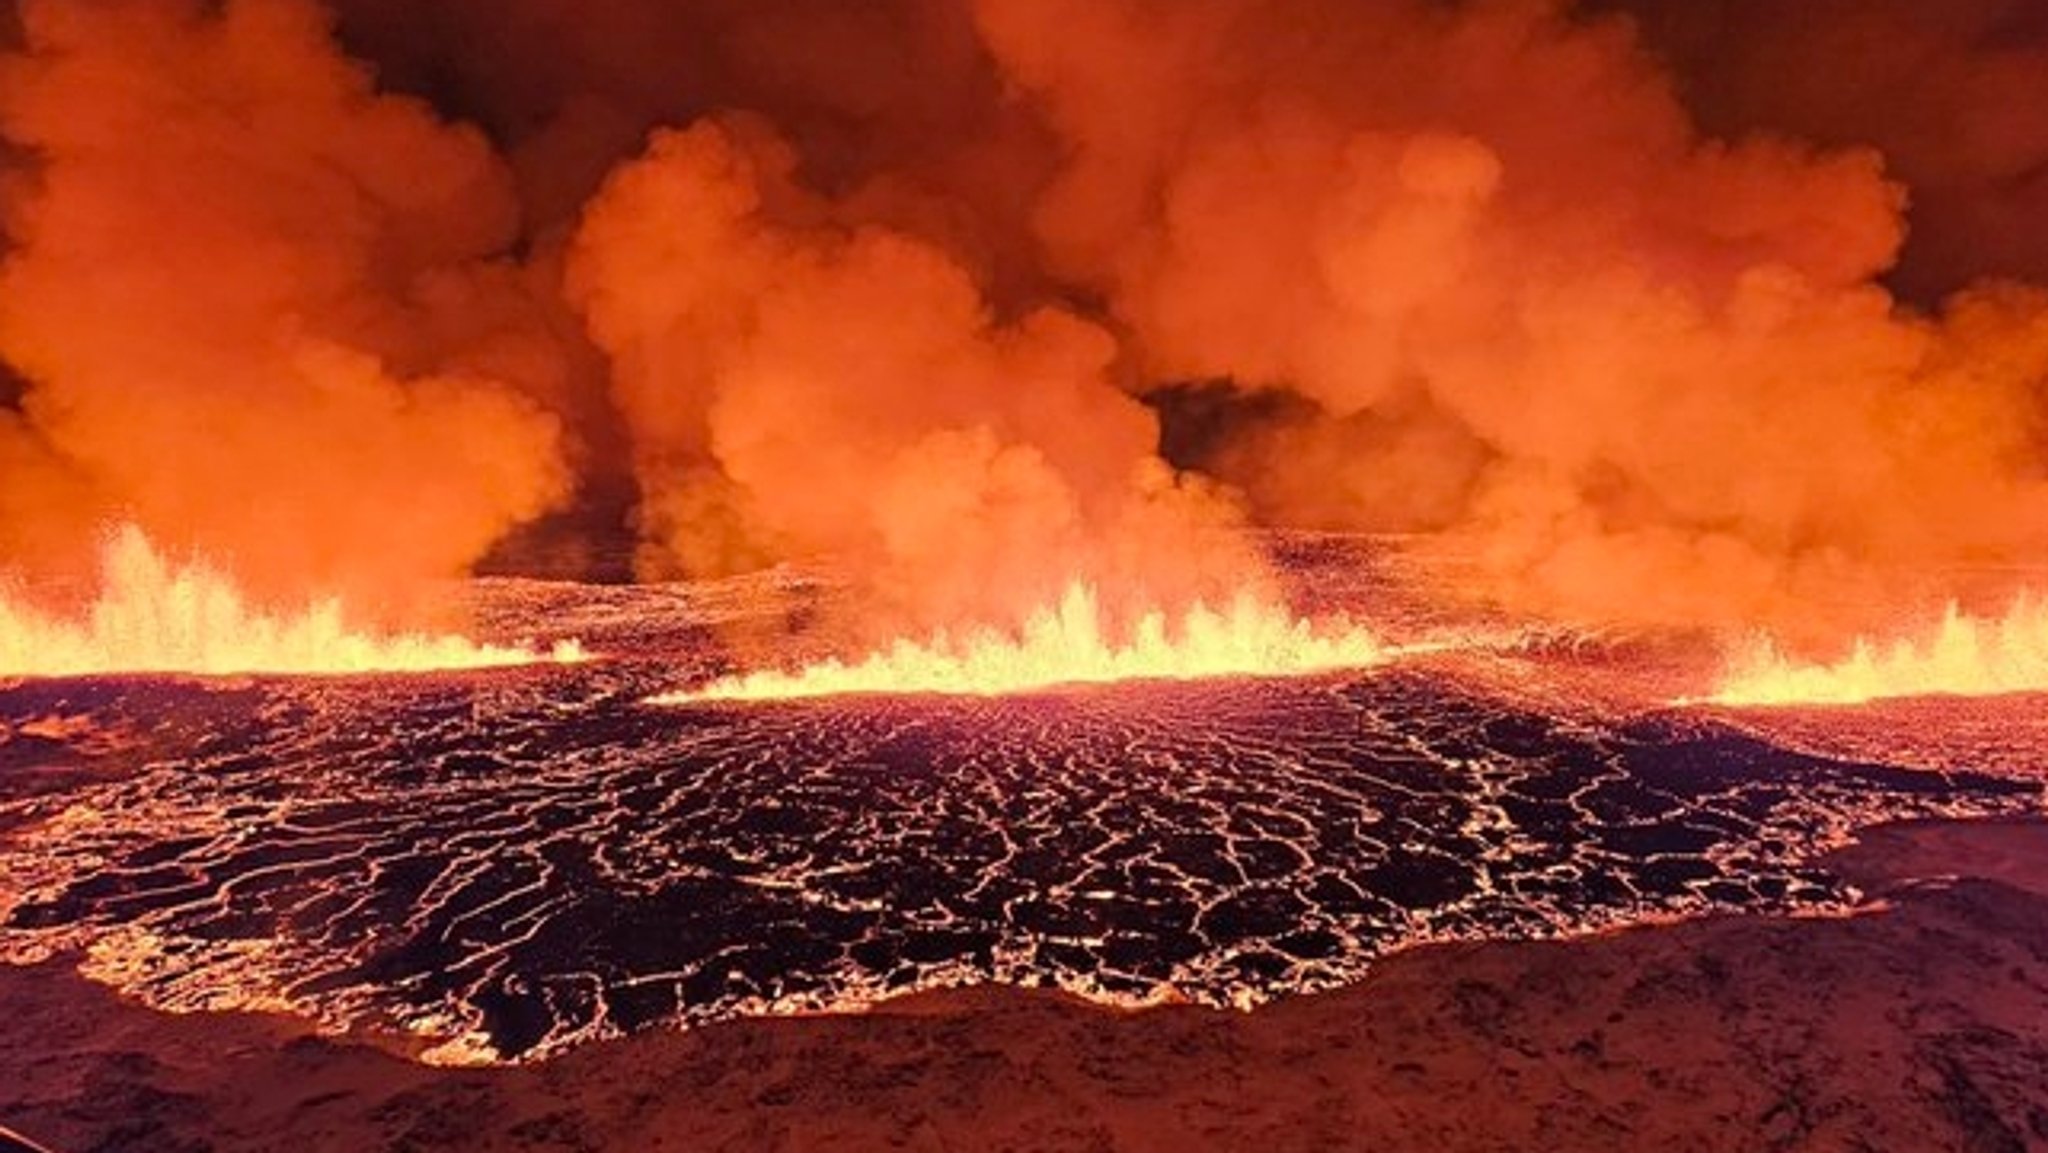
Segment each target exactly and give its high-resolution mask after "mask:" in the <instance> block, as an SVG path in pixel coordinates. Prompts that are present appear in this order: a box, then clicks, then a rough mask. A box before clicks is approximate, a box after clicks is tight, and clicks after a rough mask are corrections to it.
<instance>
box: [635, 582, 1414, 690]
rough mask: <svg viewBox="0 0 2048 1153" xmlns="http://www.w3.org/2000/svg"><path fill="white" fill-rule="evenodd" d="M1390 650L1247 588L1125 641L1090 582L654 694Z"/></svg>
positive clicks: (930, 685) (1103, 676)
mask: <svg viewBox="0 0 2048 1153" xmlns="http://www.w3.org/2000/svg"><path fill="white" fill-rule="evenodd" d="M1390 655H1392V654H1391V651H1390V650H1389V649H1388V648H1387V647H1386V646H1385V645H1383V644H1381V643H1380V641H1379V640H1378V639H1377V638H1375V637H1374V636H1373V635H1372V634H1370V633H1368V632H1366V631H1364V630H1362V629H1357V628H1353V627H1350V626H1345V625H1339V626H1337V627H1334V628H1330V629H1321V630H1319V629H1317V628H1316V627H1315V626H1313V625H1311V624H1310V623H1309V622H1307V621H1304V620H1301V619H1298V618H1296V617H1293V616H1292V615H1290V614H1289V613H1287V612H1286V611H1285V610H1283V609H1279V608H1275V607H1274V606H1272V605H1270V604H1267V603H1264V602H1262V601H1259V600H1257V599H1255V598H1253V597H1250V596H1241V597H1239V598H1237V599H1236V600H1235V601H1233V602H1232V603H1231V605H1230V607H1229V608H1228V609H1227V610H1224V611H1221V612H1218V611H1215V610H1212V609H1209V608H1206V607H1204V606H1201V605H1197V606H1195V607H1194V608H1192V609H1190V610H1188V611H1187V612H1186V613H1185V614H1183V615H1182V616H1181V617H1180V618H1179V619H1178V620H1177V621H1172V622H1169V621H1168V619H1167V616H1166V614H1165V613H1163V612H1157V611H1154V612H1150V613H1147V614H1145V615H1144V616H1143V617H1142V618H1140V620H1139V621H1138V624H1137V627H1136V628H1134V629H1132V630H1131V631H1130V636H1129V638H1128V639H1127V640H1123V641H1118V640H1116V639H1114V630H1113V629H1112V628H1111V627H1110V626H1109V625H1108V624H1107V623H1106V622H1105V620H1104V613H1103V611H1102V609H1101V607H1100V605H1099V604H1098V603H1097V601H1096V596H1095V592H1094V590H1093V589H1091V588H1089V587H1088V586H1086V585H1083V584H1075V585H1072V586H1070V587H1069V588H1068V589H1067V593H1066V596H1065V597H1064V598H1062V599H1061V601H1060V603H1059V606H1058V607H1057V608H1055V609H1047V610H1044V611H1041V612H1039V613H1037V614H1035V615H1033V616H1032V617H1031V619H1030V620H1029V621H1028V622H1027V623H1026V624H1025V626H1024V628H1023V631H1022V632H1021V634H1019V635H1016V636H1005V635H1003V634H1002V633H999V632H996V631H993V630H981V631H976V632H973V633H970V634H968V635H966V636H964V637H963V638H961V639H959V640H958V641H955V640H953V639H952V638H949V637H947V636H945V635H943V634H941V635H938V636H935V637H933V638H932V639H931V640H929V641H927V642H925V643H922V644H919V643H915V642H912V641H899V642H897V643H896V644H895V645H894V646H893V647H891V648H889V649H887V650H885V651H882V652H878V653H875V654H874V655H872V656H869V657H868V658H867V659H865V660H863V661H860V662H858V663H856V664H851V665H848V664H845V663H842V662H840V661H838V660H836V659H833V660H827V661H824V662H823V663H820V664H815V665H812V666H810V667H808V668H805V669H803V670H801V671H798V672H794V673H785V672H772V671H771V672H757V673H752V674H749V675H746V676H739V677H729V678H727V679H725V680H721V681H717V682H714V683H713V684H711V685H709V686H707V687H705V688H702V689H698V690H696V691H694V692H686V693H672V694H669V695H666V696H662V697H658V698H656V699H655V703H657V704H689V703H694V702H698V701H763V700H783V699H790V698H798V697H821V696H838V695H845V694H853V693H943V694H950V695H959V696H999V695H1003V694H1008V693H1018V692H1028V691H1031V690H1033V689H1042V688H1049V687H1052V686H1056V685H1071V684H1100V683H1105V682H1110V681H1126V680H1198V679H1203V678H1209V677H1230V676H1299V675H1302V674H1306V673H1314V672H1325V671H1329V670H1333V669H1348V668H1362V667H1366V666H1370V665H1376V664H1379V663H1381V662H1383V661H1385V660H1387V659H1388V658H1389V656H1390Z"/></svg>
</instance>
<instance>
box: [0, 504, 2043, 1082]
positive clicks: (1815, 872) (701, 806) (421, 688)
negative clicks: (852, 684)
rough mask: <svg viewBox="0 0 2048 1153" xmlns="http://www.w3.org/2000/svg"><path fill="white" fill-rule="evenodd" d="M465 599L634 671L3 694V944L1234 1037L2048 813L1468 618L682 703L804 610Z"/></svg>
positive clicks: (527, 596)
mask: <svg viewBox="0 0 2048 1153" xmlns="http://www.w3.org/2000/svg"><path fill="white" fill-rule="evenodd" d="M1338 551H1340V552H1341V551H1342V550H1338ZM1325 552H1329V550H1320V551H1319V550H1318V549H1317V548H1315V547H1310V546H1309V545H1307V544H1299V545H1298V547H1297V548H1296V551H1295V554H1294V561H1295V563H1294V564H1293V566H1292V567H1293V568H1294V569H1295V570H1296V572H1297V575H1298V576H1299V577H1300V579H1301V580H1302V582H1303V598H1304V601H1305V602H1306V603H1310V604H1312V605H1315V606H1317V607H1329V606H1330V605H1332V604H1335V605H1341V606H1345V607H1351V608H1353V609H1354V610H1356V611H1361V612H1363V613H1366V614H1367V615H1371V614H1372V613H1373V612H1374V606H1375V605H1377V606H1378V611H1379V612H1381V613H1382V614H1383V615H1384V616H1385V617H1386V620H1385V621H1384V625H1385V627H1386V628H1387V629H1389V630H1390V631H1392V632H1394V633H1396V634H1405V635H1408V636H1423V635H1428V634H1429V633H1430V630H1432V629H1437V628H1440V627H1443V626H1444V624H1445V622H1444V621H1443V620H1442V619H1440V618H1438V617H1434V616H1432V615H1431V614H1430V613H1428V612H1425V611H1420V610H1418V609H1416V608H1415V606H1414V605H1413V603H1412V602H1410V601H1404V600H1403V599H1402V597H1401V596H1400V595H1397V594H1395V593H1394V592H1392V591H1390V589H1389V587H1388V586H1386V585H1385V584H1384V583H1383V582H1382V581H1380V580H1379V579H1378V578H1377V577H1375V576H1373V575H1372V573H1371V572H1370V571H1369V570H1370V566H1369V565H1368V566H1363V567H1361V566H1359V565H1358V564H1356V563H1355V562H1356V561H1357V559H1358V558H1357V557H1355V556H1347V557H1345V558H1340V559H1342V560H1343V563H1341V564H1340V563H1338V562H1337V559H1333V557H1335V555H1336V554H1335V553H1330V555H1324V553H1325ZM475 595H476V596H477V597H478V598H479V601H480V605H481V608H482V610H483V614H482V615H483V618H484V619H485V620H486V621H487V622H488V623H489V625H490V627H491V628H492V630H493V631H496V632H502V633H504V634H505V635H506V636H532V635H539V636H543V637H550V638H551V637H554V636H558V635H578V636H581V637H582V638H583V639H584V640H585V642H586V643H587V644H588V645H589V646H590V647H591V648H592V649H593V651H595V652H597V653H599V654H608V659H603V660H599V661H597V662H594V663H591V664H587V665H582V666H574V667H542V668H532V669H523V670H501V671H494V672H488V673H469V674H459V675H447V676H433V677H408V678H365V679H353V680H292V679H279V678H249V679H239V680H234V681H212V682H201V681H190V680H178V679H170V678H124V679H103V680H92V681H65V682H52V681H45V682H24V683H18V684H15V685H12V686H6V687H0V877H4V878H5V881H4V888H0V951H4V954H5V955H6V956H9V957H11V958H12V959H15V960H28V959H31V958H37V957H42V956H47V955H50V954H52V953H59V954H70V955H75V956H76V957H78V959H79V963H80V964H81V965H82V966H83V967H84V968H85V969H86V971H87V972H88V973H90V974H92V975H94V976H95V977H97V978H99V979H102V980H105V981H108V982H110V983H112V984H114V985H116V986H117V987H119V988H121V989H123V990H126V991H129V992H132V993H136V994H139V995H141V996H142V997H143V998H144V999H145V1000H146V1001H148V1002H150V1003H153V1004H157V1005H160V1006H163V1007H168V1008H177V1009H192V1008H220V1007H229V1006H255V1007H269V1008H287V1009H290V1010H292V1011H295V1012H299V1013H303V1014H307V1015H310V1016H313V1017H316V1018H318V1019H319V1020H321V1021H322V1022H323V1023H324V1024H326V1025H329V1026H331V1027H335V1028H360V1029H367V1030H372V1031H378V1032H384V1033H387V1034H390V1035H394V1036H404V1037H409V1038H421V1039H423V1040H421V1041H419V1042H418V1044H420V1045H421V1046H426V1045H433V1046H435V1048H432V1049H426V1050H424V1051H425V1054H426V1055H427V1056H429V1057H430V1058H434V1059H450V1060H456V1059H512V1058H523V1057H533V1056H541V1055H546V1054H549V1053H553V1052H557V1051H560V1050H562V1049H564V1048H566V1047H569V1046H571V1045H574V1044H575V1043H577V1042H580V1041H584V1040H589V1039H593V1038H597V1037H601V1036H608V1035H615V1034H618V1033H622V1032H631V1031H636V1030H641V1029H646V1028H652V1027H672V1026H676V1025H683V1024H692V1023H701V1022H706V1021H712V1020H719V1019H726V1018H731V1017H735V1016H744V1015H750V1014H760V1013H769V1012H789V1011H805V1010H831V1009H850V1008H855V1007H859V1006H863V1005H866V1004H870V1003H872V1002H873V1001H875V1000H876V999H878V998H880V997H882V996H885V995H889V994H893V993H901V992H907V991H910V990H915V989H920V988H930V987H937V986H951V985H961V984H972V983H978V982H991V981H993V982H1002V983H1009V984H1017V985H1054V986H1058V987H1061V988H1065V989H1068V990H1071V991H1074V992H1079V993H1082V994H1084V995H1087V996H1091V997H1097V998H1104V999H1112V1000H1129V1001H1142V1000H1155V999H1172V998H1185V999H1190V1000H1194V1001H1198V1002H1204V1003H1212V1004H1239V1005H1243V1004H1251V1003H1257V1002H1260V1001H1265V1000H1270V999H1274V998H1279V997H1284V996H1287V995H1288V994H1290V993H1297V992H1304V991H1310V990H1317V989H1324V988H1329V987H1332V986H1335V985H1340V984H1344V983H1347V982H1350V981H1353V980H1355V979H1357V978H1358V977H1360V976H1361V975H1362V974H1363V973H1364V972H1365V970H1366V969H1367V967H1368V966H1369V965H1370V964H1371V963H1372V962H1373V960H1374V959H1375V958H1378V957H1382V956H1384V955H1386V954H1387V953H1389V952H1390V951H1393V950H1397V949H1400V948H1402V947H1404V946H1408V945H1412V944H1416V943H1419V942H1424V941H1432V940H1442V939H1447V938H1487V937H1541V936H1554V935H1561V934H1569V933H1576V932H1582V931H1588V930H1593V929H1599V928H1605V927H1610V926H1614V925H1619V924H1627V923H1632V922H1638V921H1643V920H1647V919H1655V918H1662V917H1669V916H1672V915H1682V914H1696V913H1701V912H1706V911H1710V910H1737V909H1763V910H1773V911H1798V910H1811V911H1814V912H1829V911H1834V910H1838V909H1840V908H1842V907H1843V906H1844V905H1845V904H1846V902H1847V901H1848V899H1849V898H1850V897H1851V896H1852V894H1851V893H1850V892H1849V891H1848V889H1847V888H1846V886H1845V885H1844V883H1843V882H1841V881H1840V880H1839V879H1838V878H1836V877H1834V876H1832V875H1830V874H1829V873H1828V872H1827V871H1826V870H1825V869H1824V868H1823V867H1821V866H1820V865H1819V864H1818V863H1817V861H1818V858H1819V856H1820V853H1821V851H1822V850H1824V849H1826V848H1829V847H1833V846H1835V845H1837V844H1839V843H1840V842H1842V841H1843V840H1844V839H1845V838H1846V836H1847V835H1848V834H1850V833H1851V832H1852V831H1853V830H1855V829H1858V828H1861V827H1865V826H1869V825H1873V824H1876V823H1879V822H1885V821H1891V820H1895V819H1899V818H1902V817H1915V816H1935V815H1939V816H1951V817H1953V816H1963V817H1968V816H1977V815H1991V814H2006V813H2015V812H2038V811H2040V810H2041V809H2042V808H2043V792H2042V786H2041V778H2040V776H2039V775H2037V774H2035V773H2033V772H2026V771H2018V770H2016V769H2015V768H2014V766H2013V765H2011V764H2008V763H2005V762H2003V761H2001V760H2000V759H1999V758H1997V757H1988V756H1987V757H1957V758H1954V759H1953V760H1947V761H1944V760H1943V759H1941V758H1938V757H1932V758H1931V757H1929V756H1926V755H1920V754H1915V755H1906V754H1905V753H1904V752H1903V751H1902V753H1901V755H1900V756H1897V757H1889V758H1887V757H1882V756H1872V755H1871V752H1872V749H1871V747H1870V746H1871V745H1873V744H1875V742H1868V741H1866V742H1864V743H1863V744H1861V745H1858V746H1856V747H1857V749H1858V753H1857V756H1855V757H1849V756H1846V755H1844V754H1842V753H1839V752H1837V753H1835V754H1834V755H1823V754H1821V753H1817V752H1815V751H1813V750H1815V748H1816V747H1817V746H1816V743H1815V741H1814V740H1813V739H1811V738H1812V735H1813V732H1814V731H1815V728H1816V726H1819V727H1820V728H1823V729H1824V728H1825V722H1820V721H1813V720H1811V719H1810V718H1809V719H1807V720H1806V721H1805V722H1804V724H1803V727H1802V726H1801V725H1792V724H1787V725H1785V726H1783V728H1784V731H1786V732H1788V733H1793V734H1796V735H1797V736H1796V741H1795V739H1794V738H1793V737H1787V738H1783V739H1778V738H1774V737H1772V736H1770V735H1768V734H1767V732H1766V730H1764V729H1762V728H1760V727H1759V726H1758V725H1756V724H1753V723H1750V722H1749V721H1747V720H1744V719H1740V718H1735V717H1731V716H1726V715H1717V714H1711V713H1705V712H1695V711H1688V710H1682V709H1672V708H1668V707H1663V706H1661V705H1660V704H1659V703H1658V702H1659V700H1660V699H1661V698H1660V697H1658V696H1657V694H1656V693H1655V692H1645V691H1641V690H1642V686H1644V685H1654V684H1661V683H1662V680H1661V679H1660V678H1662V677H1664V675H1665V673H1668V670H1663V671H1659V670H1657V669H1652V668H1649V667H1647V666H1648V665H1652V664H1655V663H1656V662H1655V660H1654V658H1653V657H1651V656H1647V655H1645V650H1643V649H1642V648H1641V647H1640V646H1638V647H1631V646H1630V645H1628V644H1624V643H1620V642H1615V641H1612V640H1609V641H1599V640H1586V641H1584V642H1583V643H1565V642H1564V641H1563V640H1561V639H1560V638H1558V637H1555V636H1552V637H1525V638H1523V639H1522V640H1521V641H1519V642H1515V643H1507V642H1504V641H1498V637H1500V636H1502V635H1505V634H1501V633H1499V632H1498V630H1496V631H1495V632H1494V633H1493V634H1487V633H1486V632H1485V631H1484V630H1479V631H1470V632H1468V635H1473V636H1484V635H1493V636H1495V637H1496V641H1495V642H1488V643H1483V644H1478V645H1477V647H1475V648H1473V649H1471V650H1469V651H1463V652H1460V651H1453V652H1448V653H1442V654H1438V655H1435V656H1432V657H1429V658H1427V659H1424V660H1419V661H1413V662H1406V663H1400V662H1397V663H1395V664H1392V665H1389V666H1386V667H1383V668H1378V669H1373V670H1366V671H1361V672H1358V673H1353V674H1342V675H1332V676H1323V677H1316V678H1309V679H1300V680H1247V681H1227V682H1200V683H1185V684H1160V683H1151V684H1130V685H1120V686H1111V687H1098V688H1087V689H1082V688H1074V689H1062V690H1053V691H1048V692H1044V693H1038V694H1033V695H1028V696H1020V697H1012V698H1000V699H954V698H931V697H921V698H920V697H909V698H883V697H867V698H844V699H837V700H822V701H810V702H789V703H780V704H767V705H760V704H756V705H730V704H721V705H700V706H656V705H650V704H647V703H645V702H646V699H647V698H648V697H649V696H651V695H653V694H656V693H659V692H662V691H666V690H670V689H674V688H677V687H680V686H685V685H688V684H691V683H695V682H697V681H701V680H702V679H704V678H705V677H707V676H709V675H711V674H712V673H713V672H715V671H718V670H719V669H720V668H721V667H722V664H723V662H725V661H726V660H727V659H728V658H727V656H726V655H725V652H724V650H723V648H722V646H721V643H720V642H719V641H718V640H717V639H716V638H718V637H719V636H721V635H724V634H726V633H729V632H730V630H731V629H732V627H733V626H734V625H735V623H736V622H737V623H740V624H745V623H746V622H748V621H754V622H756V623H759V622H761V621H766V622H768V625H767V626H765V628H766V631H767V632H770V633H774V632H778V631H781V632H786V633H790V634H791V637H792V644H793V645H795V646H802V645H805V644H808V643H811V642H810V641H809V640H807V638H806V636H805V630H804V628H803V627H802V626H803V623H804V621H805V620H806V619H808V614H809V609H807V608H806V607H805V605H806V603H807V600H808V598H811V597H812V596H813V595H814V594H813V593H812V592H810V591H806V587H805V586H804V585H803V582H800V581H795V580H793V579H787V578H767V579H763V580H757V581H752V582H740V583H736V584H728V585H718V586H696V587H683V586H677V587H666V588H620V587H597V586H590V587H584V586H573V585H541V584H532V583H526V582H517V581H491V582H484V583H482V584H480V585H479V586H478V588H477V590H476V592H475ZM1403 606H1405V607H1403ZM1494 623H1495V624H1497V623H1498V622H1494ZM1594 684H1597V685H1603V686H1609V687H1610V688H1611V687H1612V686H1616V685H1620V686H1622V687H1621V688H1620V689H1615V690H1614V691H1611V692H1591V691H1586V690H1585V689H1584V687H1583V686H1586V685H1594ZM1631 687H1633V689H1635V690H1636V691H1635V692H1634V693H1633V695H1631V692H1630V691H1626V690H1628V689H1630V688H1631ZM1631 700H1633V701H1634V702H1635V703H1633V704H1630V703H1628V702H1629V701H1631ZM1618 701H1619V702H1622V703H1617V702H1618ZM1923 727H1924V726H1923ZM1918 737H1924V733H1923V734H1919V735H1918V736H1917V737H1916V739H1918ZM1795 743H1796V746H1797V747H1794V746H1795ZM1897 747H1898V748H1899V749H1901V750H1906V749H1909V748H1924V747H1925V745H1924V741H1923V742H1921V743H1919V744H1916V743H1915V741H1914V740H1907V739H1904V738H1903V737H1902V739H1901V741H1900V742H1899V744H1898V746H1897ZM1802 750H1805V751H1802ZM1887 761H1892V762H1896V763H1886V762H1887Z"/></svg>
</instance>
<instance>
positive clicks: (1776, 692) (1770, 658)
mask: <svg viewBox="0 0 2048 1153" xmlns="http://www.w3.org/2000/svg"><path fill="white" fill-rule="evenodd" d="M2044 691H2048V601H2043V600H2041V599H2039V598H2036V597H2031V596H2030V597H2022V598H2020V599H2019V600H2017V601H2015V602H2014V603H2013V605H2012V607H2011V608H2010V609H2008V610H2007V611H2006V613H2005V615H2003V616H2001V617H1996V618H1985V617H1975V616H1970V615H1967V614H1965V613H1964V612H1962V610H1961V609H1959V608H1958V607H1957V606H1956V605H1954V604H1950V605H1949V607H1948V610H1947V611H1946V612H1945V613H1944V614H1943V616H1942V619H1941V623H1940V624H1939V625H1936V626H1934V627H1933V628H1931V629H1927V630H1924V631H1923V633H1922V635H1921V636H1919V637H1916V638H1904V639H1899V640H1895V641H1892V642H1889V643H1883V642H1874V641H1871V640H1869V639H1867V638H1862V639H1858V640H1857V642H1856V644H1855V645H1854V647H1853V648H1851V650H1850V652H1849V655H1848V656H1846V657H1843V658H1842V659H1840V660H1838V661H1835V662H1834V663H1831V664H1821V663H1808V662H1801V661H1798V660H1794V659H1792V658H1790V657H1788V656H1786V655H1785V654H1784V653H1783V652H1782V651H1781V650H1780V649H1779V648H1778V647H1777V645H1776V644H1774V643H1773V642H1771V641H1770V640H1769V638H1765V637H1759V638H1757V639H1756V640H1754V641H1752V642H1751V643H1750V645H1749V646H1748V648H1746V649H1745V650H1744V651H1742V652H1740V653H1739V654H1737V656H1736V658H1735V660H1734V661H1733V662H1731V664H1730V666H1729V669H1728V671H1727V673H1726V674H1725V675H1724V677H1723V678H1722V681H1721V685H1720V687H1719V689H1718V690H1717V691H1716V692H1715V693H1714V694H1713V696H1711V697H1710V698H1708V699H1709V700H1710V701H1711V702H1712V703H1714V704H1721V705H1732V706H1770V705H1855V704H1862V703H1865V702H1867V701H1874V700H1882V699H1886V698H1893V697H1920V696H1971V697H1982V696H1997V695H2002V694H2007V693H2027V692H2044Z"/></svg>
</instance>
